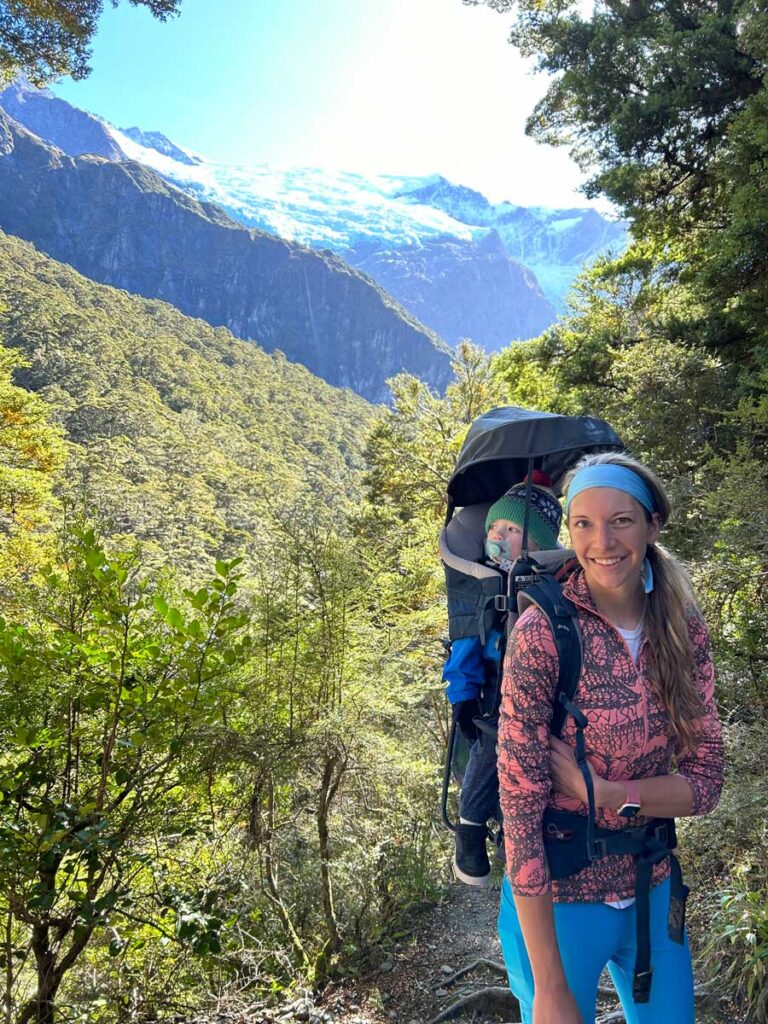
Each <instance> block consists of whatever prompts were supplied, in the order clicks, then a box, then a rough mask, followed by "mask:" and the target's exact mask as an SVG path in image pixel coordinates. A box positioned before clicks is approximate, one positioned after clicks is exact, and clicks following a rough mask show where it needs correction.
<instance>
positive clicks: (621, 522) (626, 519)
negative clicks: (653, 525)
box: [613, 516, 634, 526]
mask: <svg viewBox="0 0 768 1024" xmlns="http://www.w3.org/2000/svg"><path fill="white" fill-rule="evenodd" d="M613 521H614V523H615V524H616V525H617V526H626V525H627V524H628V523H632V522H634V520H633V519H632V517H631V516H616V518H615V519H614V520H613Z"/></svg>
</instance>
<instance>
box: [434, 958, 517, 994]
mask: <svg viewBox="0 0 768 1024" xmlns="http://www.w3.org/2000/svg"><path fill="white" fill-rule="evenodd" d="M478 967H487V968H488V970H489V971H494V972H495V973H496V974H506V973H507V969H506V967H505V966H504V964H500V963H498V962H497V961H496V960H486V958H485V957H482V956H481V957H480V958H479V959H477V960H473V961H472V963H471V964H467V966H466V967H462V968H461V970H460V971H456V973H455V974H452V975H451V976H450V978H443V980H442V981H438V982H437V984H435V985H433V986H432V988H447V987H448V985H453V983H454V982H455V981H458V980H459V978H463V977H464V975H465V974H469V972H470V971H474V970H476V969H477V968H478Z"/></svg>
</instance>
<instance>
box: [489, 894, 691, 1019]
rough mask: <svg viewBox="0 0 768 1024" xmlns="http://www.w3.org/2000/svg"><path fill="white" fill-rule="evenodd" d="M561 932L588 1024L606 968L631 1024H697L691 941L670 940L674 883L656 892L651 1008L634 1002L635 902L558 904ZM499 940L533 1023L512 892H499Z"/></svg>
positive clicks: (575, 991) (525, 1013) (514, 988)
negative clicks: (627, 904) (618, 904)
mask: <svg viewBox="0 0 768 1024" xmlns="http://www.w3.org/2000/svg"><path fill="white" fill-rule="evenodd" d="M554 910H555V932H556V934H557V941H558V945H559V947H560V956H561V958H562V961H563V967H564V969H565V976H566V979H567V981H568V987H569V988H570V990H571V992H572V993H573V997H574V999H575V1000H576V1003H577V1004H578V1007H579V1010H580V1012H581V1015H582V1017H583V1018H584V1024H594V1020H595V1004H596V1000H597V984H598V979H599V977H600V974H601V972H602V970H603V968H604V967H606V966H607V967H608V970H609V972H610V975H611V978H612V979H613V983H614V985H615V986H616V991H617V992H618V995H619V999H620V1000H621V1005H622V1008H623V1010H624V1015H625V1016H626V1018H627V1024H694V1011H693V971H692V968H691V953H690V950H689V948H688V935H687V933H686V936H685V943H684V945H681V944H680V943H677V942H673V941H672V940H671V939H670V938H669V936H668V935H667V913H668V910H669V879H667V881H666V882H662V883H661V885H657V886H656V887H655V888H654V889H652V890H651V966H652V968H653V984H652V985H651V997H650V1000H649V1002H647V1003H635V1002H633V1001H632V975H633V971H634V966H635V952H636V949H637V941H636V937H635V920H636V917H635V904H632V906H630V907H626V908H625V909H624V910H617V909H616V908H615V907H608V906H606V905H605V904H604V903H555V905H554ZM499 938H500V939H501V948H502V951H503V953H504V963H505V965H506V968H507V974H508V975H509V987H510V988H511V989H512V992H513V993H514V994H515V995H516V996H517V998H518V999H519V1001H520V1010H521V1012H522V1016H523V1024H531V1022H532V1020H533V975H532V973H531V965H530V961H529V960H528V953H527V952H526V949H525V942H524V940H523V935H522V932H521V930H520V923H519V921H518V917H517V911H516V909H515V904H514V900H513V898H512V890H511V889H510V885H509V880H508V879H507V878H506V877H505V878H504V882H503V885H502V888H501V910H500V911H499Z"/></svg>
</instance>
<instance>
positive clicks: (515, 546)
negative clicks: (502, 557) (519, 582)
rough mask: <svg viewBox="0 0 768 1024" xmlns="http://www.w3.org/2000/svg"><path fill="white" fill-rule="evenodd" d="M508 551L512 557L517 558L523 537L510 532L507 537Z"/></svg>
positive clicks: (521, 548)
mask: <svg viewBox="0 0 768 1024" xmlns="http://www.w3.org/2000/svg"><path fill="white" fill-rule="evenodd" d="M508 543H509V552H510V555H511V556H512V558H518V557H519V555H520V552H521V551H522V550H523V538H522V537H521V536H520V534H519V533H512V534H510V535H509V538H508Z"/></svg>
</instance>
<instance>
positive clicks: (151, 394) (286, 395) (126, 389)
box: [0, 232, 375, 572]
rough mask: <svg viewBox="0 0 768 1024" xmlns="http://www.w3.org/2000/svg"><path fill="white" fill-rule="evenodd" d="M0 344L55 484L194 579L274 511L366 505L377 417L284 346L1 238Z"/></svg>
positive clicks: (247, 546)
mask: <svg viewBox="0 0 768 1024" xmlns="http://www.w3.org/2000/svg"><path fill="white" fill-rule="evenodd" d="M0 296H1V297H2V316H0V345H2V346H3V347H6V348H13V349H17V350H19V351H20V352H21V353H22V355H23V356H24V359H25V364H24V365H23V366H22V367H21V368H20V369H17V370H16V372H15V379H16V383H18V384H20V385H22V386H23V387H25V388H26V389H27V390H29V391H33V392H36V393H37V394H39V395H40V396H41V397H42V398H43V399H44V400H45V401H46V403H47V404H48V405H49V406H50V408H51V410H52V414H53V418H54V419H55V421H57V422H58V423H59V424H60V425H61V426H62V428H63V430H64V431H65V434H66V437H67V440H68V442H69V445H68V449H69V456H68V461H67V466H66V472H65V475H64V477H63V478H62V480H61V481H60V484H59V490H60V491H63V492H64V493H65V494H69V496H70V497H73V498H74V500H75V503H76V507H78V508H79V507H81V506H82V502H83V498H85V500H86V502H87V504H88V505H89V507H91V508H96V509H97V510H99V512H100V513H101V517H102V519H103V521H104V522H105V524H107V526H108V527H109V528H110V532H112V533H115V534H126V535H132V536H135V537H137V538H139V539H140V540H142V541H143V542H144V543H145V544H147V545H148V546H149V553H150V555H151V552H152V551H154V552H155V553H156V557H157V559H158V562H159V563H165V562H167V561H168V559H169V558H170V560H171V561H172V562H173V563H174V564H175V565H177V566H180V567H181V568H183V569H188V570H194V571H196V572H199V570H200V566H201V565H202V564H209V562H210V559H211V558H212V557H225V558H229V557H233V556H235V555H237V554H241V553H244V552H246V551H250V552H253V551H254V549H255V548H256V547H258V545H259V544H260V543H261V542H262V541H263V540H264V539H265V537H267V536H268V535H269V534H270V532H271V531H272V530H273V529H274V519H275V516H277V517H278V518H280V517H283V518H284V517H288V518H289V520H290V518H291V517H293V516H295V515H296V514H297V509H298V510H303V511H300V512H299V513H298V514H301V515H303V514H307V510H312V509H313V508H322V509H323V510H324V512H328V510H331V511H333V510H335V513H336V515H337V516H341V517H344V518H346V517H347V516H348V514H349V510H350V508H352V509H354V508H357V507H358V506H359V503H360V501H361V490H362V476H363V470H364V459H363V452H362V448H363V441H364V437H365V434H366V431H367V428H368V425H369V423H370V422H371V420H372V418H373V416H374V412H375V410H374V409H373V407H372V406H370V405H369V404H368V403H367V402H365V401H364V400H363V399H362V398H360V397H359V396H357V395H355V394H353V393H352V392H351V391H348V390H346V389H345V390H340V389H337V388H333V387H331V386H330V385H328V384H326V383H325V382H324V381H322V380H320V379H319V378H317V377H314V376H313V375H312V374H311V373H310V372H309V371H308V370H306V369H305V368H304V367H302V366H297V365H295V364H293V363H289V362H288V361H287V360H286V359H285V357H284V356H282V355H281V354H280V353H273V354H271V355H270V354H267V353H265V352H264V351H262V349H260V348H259V347H258V346H257V345H254V344H252V343H247V342H244V341H240V340H239V339H237V338H235V337H233V335H232V334H230V332H229V331H227V330H225V329H224V328H221V327H219V328H213V327H210V326H209V325H208V324H206V323H205V322H204V321H202V320H199V319H192V318H190V317H185V316H183V315H182V314H181V313H179V312H178V310H176V309H174V308H173V307H172V306H169V305H168V304H167V303H164V302H160V301H158V300H155V299H144V298H141V297H140V296H135V295H129V294H127V293H126V292H123V291H119V290H117V289H115V288H109V287H106V286H104V285H98V284H95V283H94V282H93V281H90V280H88V279H87V278H85V277H83V276H81V275H80V274H78V273H77V272H76V271H74V270H73V269H72V268H71V267H68V266H65V265H64V264H62V263H58V262H56V261H55V260H52V259H51V258H50V257H48V256H46V255H44V254H43V253H41V252H38V251H37V250H36V249H35V248H34V247H33V246H32V245H31V244H29V243H28V242H24V241H21V240H20V239H18V238H11V237H9V236H8V235H5V234H3V233H2V232H0Z"/></svg>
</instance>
